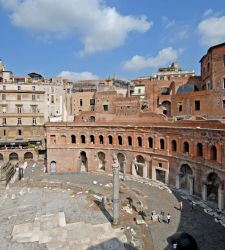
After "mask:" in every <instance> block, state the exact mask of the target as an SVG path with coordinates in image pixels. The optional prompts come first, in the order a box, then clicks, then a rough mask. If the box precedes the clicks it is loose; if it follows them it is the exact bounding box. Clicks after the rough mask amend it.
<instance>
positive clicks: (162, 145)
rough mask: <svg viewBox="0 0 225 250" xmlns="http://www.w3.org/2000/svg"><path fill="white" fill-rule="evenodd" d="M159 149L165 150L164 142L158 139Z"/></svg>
mask: <svg viewBox="0 0 225 250" xmlns="http://www.w3.org/2000/svg"><path fill="white" fill-rule="evenodd" d="M160 149H165V141H164V139H160Z"/></svg>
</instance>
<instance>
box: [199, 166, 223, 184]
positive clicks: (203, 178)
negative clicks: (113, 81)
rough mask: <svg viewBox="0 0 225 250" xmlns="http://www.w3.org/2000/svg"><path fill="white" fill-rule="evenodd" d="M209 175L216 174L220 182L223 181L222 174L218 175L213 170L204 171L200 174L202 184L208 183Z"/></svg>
mask: <svg viewBox="0 0 225 250" xmlns="http://www.w3.org/2000/svg"><path fill="white" fill-rule="evenodd" d="M211 173H216V174H217V175H218V177H219V178H220V180H223V176H222V174H220V173H218V172H217V171H216V170H214V169H208V170H207V171H204V173H203V174H202V182H203V183H207V182H208V176H209V174H211Z"/></svg>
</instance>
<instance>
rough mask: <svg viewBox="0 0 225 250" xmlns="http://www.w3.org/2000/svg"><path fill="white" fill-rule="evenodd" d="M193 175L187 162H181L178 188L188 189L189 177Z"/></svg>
mask: <svg viewBox="0 0 225 250" xmlns="http://www.w3.org/2000/svg"><path fill="white" fill-rule="evenodd" d="M192 175H193V172H192V169H191V167H190V166H189V165H188V164H183V165H182V166H181V168H180V188H181V189H184V190H186V191H188V192H189V191H190V177H191V176H192Z"/></svg>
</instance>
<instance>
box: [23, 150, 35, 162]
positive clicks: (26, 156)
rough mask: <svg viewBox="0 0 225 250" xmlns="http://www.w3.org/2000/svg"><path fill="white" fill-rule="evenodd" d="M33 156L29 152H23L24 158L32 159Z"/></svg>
mask: <svg viewBox="0 0 225 250" xmlns="http://www.w3.org/2000/svg"><path fill="white" fill-rule="evenodd" d="M33 158H34V156H33V154H32V153H31V152H26V153H25V154H24V160H28V159H29V160H32V159H33Z"/></svg>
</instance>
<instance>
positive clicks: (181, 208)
mask: <svg viewBox="0 0 225 250" xmlns="http://www.w3.org/2000/svg"><path fill="white" fill-rule="evenodd" d="M182 210H183V202H182V201H180V211H182Z"/></svg>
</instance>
